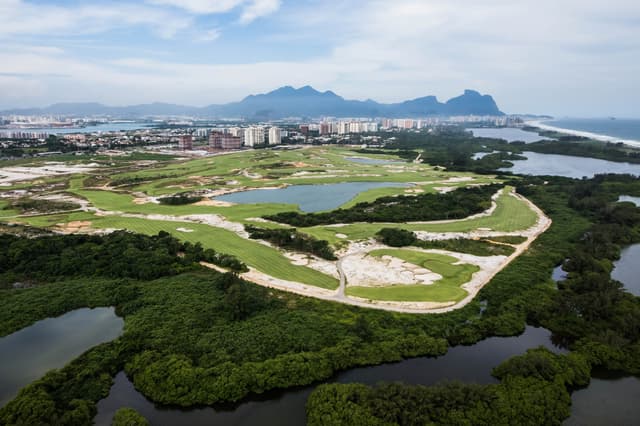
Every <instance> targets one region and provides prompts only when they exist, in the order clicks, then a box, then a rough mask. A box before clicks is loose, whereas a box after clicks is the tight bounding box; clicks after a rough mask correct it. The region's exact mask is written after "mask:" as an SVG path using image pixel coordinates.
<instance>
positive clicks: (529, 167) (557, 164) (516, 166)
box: [500, 152, 640, 179]
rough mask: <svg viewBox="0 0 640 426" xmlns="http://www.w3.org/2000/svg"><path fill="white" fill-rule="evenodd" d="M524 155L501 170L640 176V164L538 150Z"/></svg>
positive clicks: (572, 175) (578, 175) (567, 175)
mask: <svg viewBox="0 0 640 426" xmlns="http://www.w3.org/2000/svg"><path fill="white" fill-rule="evenodd" d="M522 155H524V156H525V157H527V159H526V160H515V161H512V162H513V167H510V168H504V169H500V170H501V171H510V172H513V173H517V174H524V175H538V176H544V175H554V176H565V177H570V178H577V179H580V178H582V177H584V176H586V177H593V176H594V175H596V174H601V173H629V174H634V175H637V176H640V164H630V163H616V162H613V161H606V160H598V159H595V158H585V157H574V156H571V155H556V154H539V153H536V152H524V153H523V154H522Z"/></svg>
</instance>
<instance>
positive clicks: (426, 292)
mask: <svg viewBox="0 0 640 426" xmlns="http://www.w3.org/2000/svg"><path fill="white" fill-rule="evenodd" d="M369 254H370V255H371V256H375V257H382V256H393V257H396V258H398V259H402V260H404V261H405V262H409V263H413V264H414V265H418V266H422V267H424V268H426V269H429V270H430V271H433V272H435V273H437V274H440V275H442V279H440V280H438V281H436V282H435V283H433V284H431V285H423V284H415V285H406V284H390V285H389V286H386V287H361V286H347V294H348V295H351V296H356V297H362V298H366V299H372V300H386V301H399V302H405V301H412V302H427V301H428V302H449V301H454V302H458V301H460V300H462V299H464V298H465V297H466V296H467V292H466V291H465V290H463V289H462V288H461V287H460V286H461V285H462V284H464V283H466V282H468V281H469V280H471V277H472V275H473V274H474V273H475V272H477V271H478V270H479V269H480V268H478V267H477V266H475V265H469V264H462V265H454V263H456V262H457V261H458V259H456V258H454V257H451V256H444V255H441V254H436V253H424V252H417V251H412V250H402V249H383V250H374V251H372V252H371V253H369Z"/></svg>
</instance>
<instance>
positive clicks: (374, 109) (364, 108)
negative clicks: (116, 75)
mask: <svg viewBox="0 0 640 426" xmlns="http://www.w3.org/2000/svg"><path fill="white" fill-rule="evenodd" d="M0 114H4V115H9V114H17V115H66V116H109V117H114V118H143V117H152V116H153V117H159V116H164V117H167V116H191V117H203V118H205V117H206V118H245V119H248V120H268V119H280V118H285V117H320V116H331V117H408V118H410V117H427V116H438V115H441V116H452V115H470V114H474V115H504V113H503V112H502V111H500V109H499V108H498V106H497V104H496V102H495V101H494V100H493V98H492V97H491V96H490V95H481V94H480V93H478V92H476V91H475V90H465V91H464V94H462V95H460V96H457V97H455V98H452V99H449V100H448V101H446V102H444V103H442V102H439V101H438V99H437V98H436V97H435V96H425V97H421V98H416V99H412V100H408V101H404V102H399V103H390V104H385V103H379V102H376V101H373V100H370V99H368V100H366V101H357V100H348V99H344V98H343V97H341V96H338V95H336V94H335V93H334V92H332V91H326V92H319V91H317V90H316V89H314V88H313V87H311V86H304V87H301V88H299V89H295V88H293V87H291V86H284V87H281V88H279V89H276V90H273V91H271V92H269V93H265V94H259V95H250V96H247V97H246V98H244V99H242V100H241V101H239V102H231V103H228V104H222V105H208V106H205V107H193V106H185V105H175V104H168V103H151V104H141V105H130V106H107V105H103V104H100V103H95V102H90V103H58V104H54V105H51V106H48V107H45V108H26V109H15V110H7V111H1V112H0Z"/></svg>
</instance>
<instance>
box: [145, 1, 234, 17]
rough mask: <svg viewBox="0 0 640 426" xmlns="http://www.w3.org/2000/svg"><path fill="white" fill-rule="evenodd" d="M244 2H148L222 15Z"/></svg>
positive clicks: (192, 11)
mask: <svg viewBox="0 0 640 426" xmlns="http://www.w3.org/2000/svg"><path fill="white" fill-rule="evenodd" d="M245 1H246V0H148V2H149V3H151V4H156V5H163V6H174V7H177V8H180V9H184V10H187V11H189V12H191V13H196V14H205V15H206V14H213V13H224V12H228V11H230V10H232V9H233V8H235V7H237V6H239V5H241V4H242V3H245Z"/></svg>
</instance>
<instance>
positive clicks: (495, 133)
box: [467, 127, 550, 143]
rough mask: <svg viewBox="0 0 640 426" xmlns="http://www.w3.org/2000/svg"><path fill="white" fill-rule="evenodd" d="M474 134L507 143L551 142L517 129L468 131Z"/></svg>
mask: <svg viewBox="0 0 640 426" xmlns="http://www.w3.org/2000/svg"><path fill="white" fill-rule="evenodd" d="M467 130H470V131H471V133H473V136H475V137H476V138H494V139H504V140H506V141H507V142H517V141H519V142H524V143H532V142H538V141H542V140H550V139H549V138H547V137H544V136H540V135H538V134H537V133H535V132H526V131H524V130H522V129H516V128H513V127H499V128H473V129H467Z"/></svg>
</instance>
